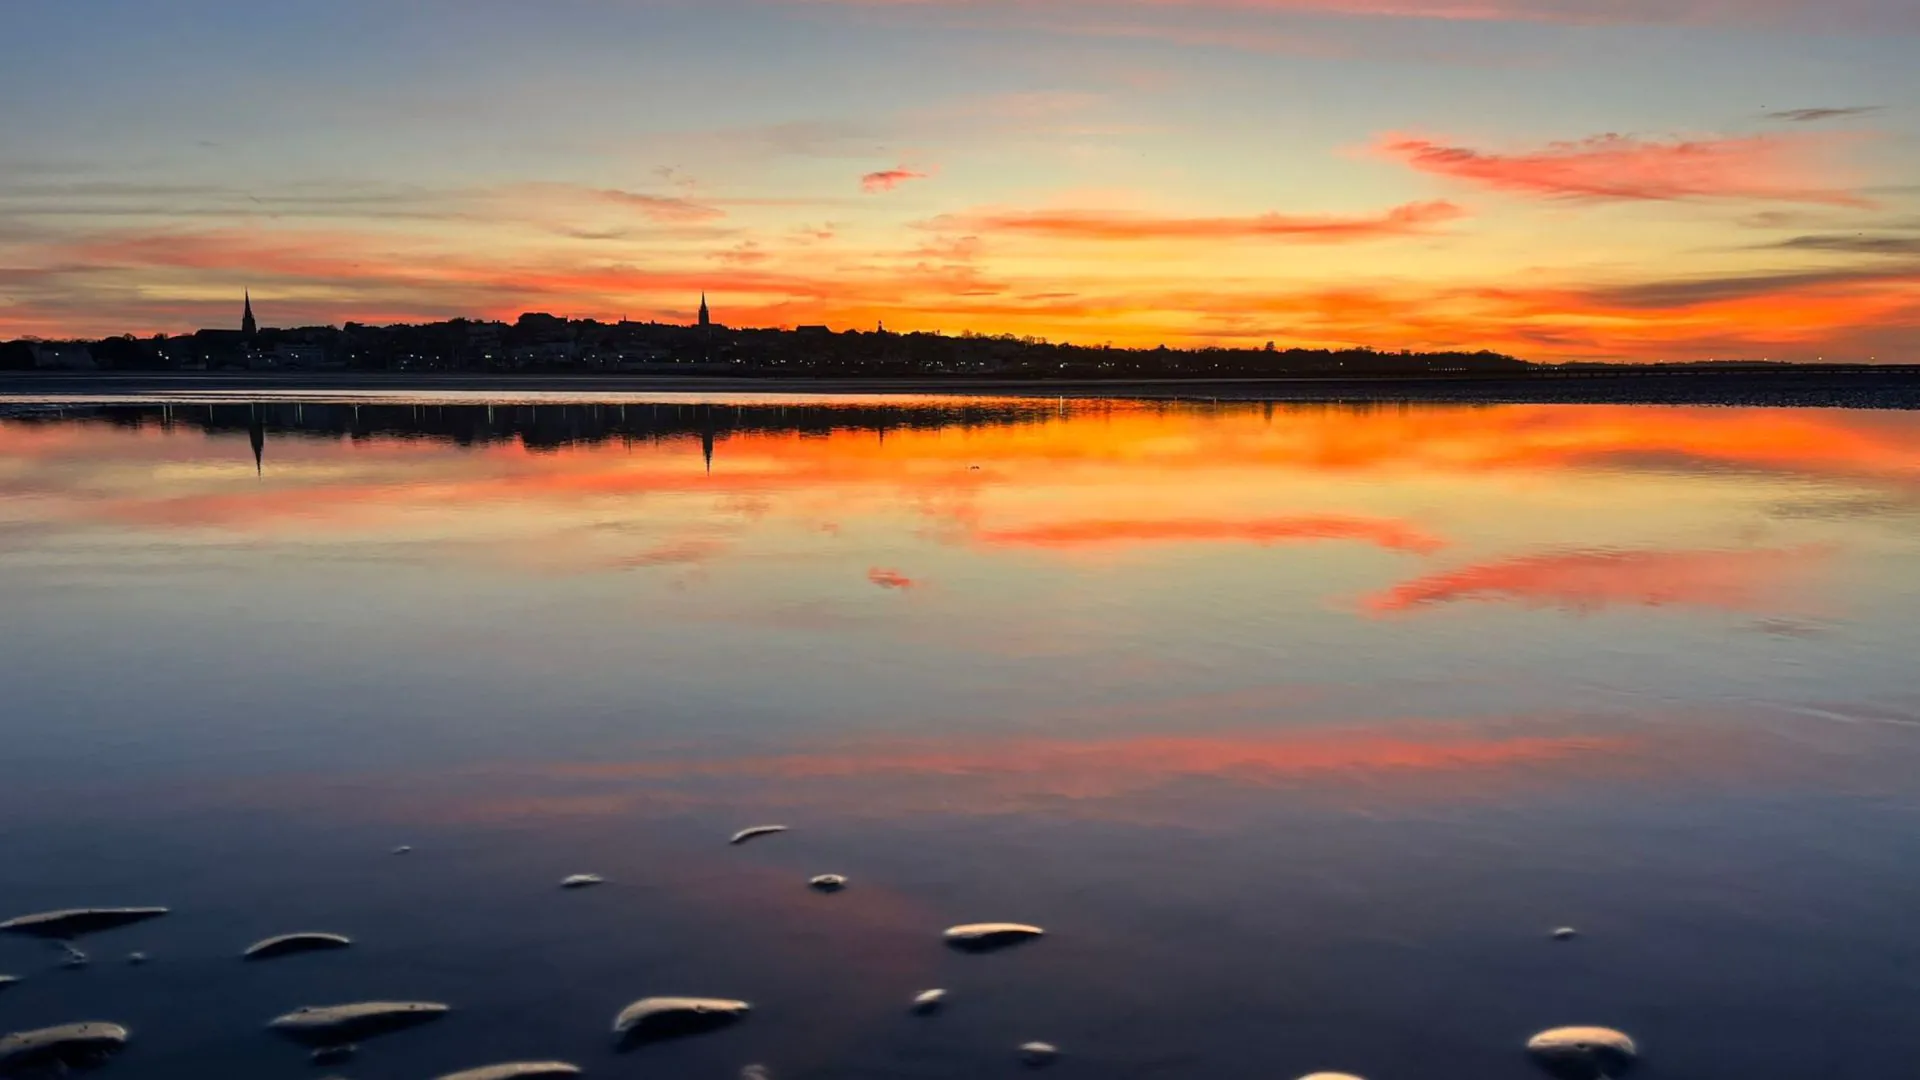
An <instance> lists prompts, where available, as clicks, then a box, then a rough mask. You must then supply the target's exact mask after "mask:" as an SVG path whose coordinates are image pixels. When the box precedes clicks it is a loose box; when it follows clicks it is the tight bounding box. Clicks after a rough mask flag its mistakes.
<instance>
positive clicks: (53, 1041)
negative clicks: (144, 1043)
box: [0, 1020, 128, 1076]
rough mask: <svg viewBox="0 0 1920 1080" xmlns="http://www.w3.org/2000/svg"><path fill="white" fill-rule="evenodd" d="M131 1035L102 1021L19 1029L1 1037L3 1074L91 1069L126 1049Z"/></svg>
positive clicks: (0, 1055)
mask: <svg viewBox="0 0 1920 1080" xmlns="http://www.w3.org/2000/svg"><path fill="white" fill-rule="evenodd" d="M127 1037H128V1035H127V1029H126V1028H123V1027H121V1026H120V1025H119V1024H109V1023H107V1022H105V1021H102V1020H88V1021H85V1022H83V1023H78V1024H61V1025H60V1026H58V1027H50V1028H40V1029H38V1030H36V1031H16V1032H14V1033H13V1034H11V1035H8V1036H6V1037H5V1038H0V1076H25V1075H31V1074H36V1073H37V1074H42V1075H54V1076H58V1075H60V1074H61V1073H63V1072H66V1071H67V1070H69V1069H85V1068H90V1067H92V1066H94V1065H98V1064H100V1063H101V1062H104V1061H106V1060H107V1059H108V1058H110V1057H112V1056H113V1055H114V1054H117V1053H119V1052H120V1051H121V1050H122V1049H123V1048H125V1046H126V1045H127Z"/></svg>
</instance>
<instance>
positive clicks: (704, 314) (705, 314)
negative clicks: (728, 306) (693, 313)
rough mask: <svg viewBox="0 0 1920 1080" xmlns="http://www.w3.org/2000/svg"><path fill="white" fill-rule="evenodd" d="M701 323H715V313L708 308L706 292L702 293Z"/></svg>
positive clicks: (708, 324)
mask: <svg viewBox="0 0 1920 1080" xmlns="http://www.w3.org/2000/svg"><path fill="white" fill-rule="evenodd" d="M700 325H701V326H712V325H713V313H712V312H710V311H708V310H707V294H706V293H701V294H700Z"/></svg>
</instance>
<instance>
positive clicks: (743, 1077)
mask: <svg viewBox="0 0 1920 1080" xmlns="http://www.w3.org/2000/svg"><path fill="white" fill-rule="evenodd" d="M740 1080H773V1074H772V1073H770V1072H768V1071H767V1067H766V1066H765V1065H749V1066H747V1067H746V1068H744V1069H741V1070H740Z"/></svg>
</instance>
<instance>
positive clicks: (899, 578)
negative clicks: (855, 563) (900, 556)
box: [867, 566, 920, 589]
mask: <svg viewBox="0 0 1920 1080" xmlns="http://www.w3.org/2000/svg"><path fill="white" fill-rule="evenodd" d="M867 580H868V581H871V582H873V583H874V584H875V585H878V586H880V587H881V588H883V589H912V588H917V587H918V586H919V584H920V583H919V582H918V581H915V580H914V579H913V578H910V577H908V576H907V575H905V574H903V573H901V572H900V571H898V570H886V569H883V568H881V567H878V566H876V567H874V568H873V569H871V570H868V571H867Z"/></svg>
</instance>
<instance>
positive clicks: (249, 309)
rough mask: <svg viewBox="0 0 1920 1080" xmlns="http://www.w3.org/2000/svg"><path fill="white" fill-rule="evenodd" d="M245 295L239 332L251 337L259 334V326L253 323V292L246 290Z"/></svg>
mask: <svg viewBox="0 0 1920 1080" xmlns="http://www.w3.org/2000/svg"><path fill="white" fill-rule="evenodd" d="M245 295H246V305H247V306H246V308H245V311H244V313H243V314H242V315H241V316H240V332H241V333H242V334H245V335H246V336H248V337H252V336H253V335H254V334H255V333H257V332H259V329H260V325H259V324H258V323H256V322H254V321H253V290H252V289H248V290H247V291H246V294H245Z"/></svg>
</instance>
